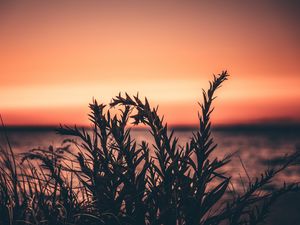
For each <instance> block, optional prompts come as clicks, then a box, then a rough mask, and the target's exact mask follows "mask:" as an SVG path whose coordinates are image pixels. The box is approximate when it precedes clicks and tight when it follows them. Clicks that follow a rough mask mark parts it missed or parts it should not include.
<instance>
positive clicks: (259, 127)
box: [0, 123, 300, 133]
mask: <svg viewBox="0 0 300 225" xmlns="http://www.w3.org/2000/svg"><path fill="white" fill-rule="evenodd" d="M73 126H74V125H73ZM71 127H72V126H71ZM77 127H78V128H85V129H87V130H88V129H90V127H89V126H80V125H78V126H77ZM169 127H170V129H174V130H175V131H177V132H185V131H193V130H196V129H197V128H198V126H196V125H174V126H169ZM57 128H58V126H34V125H30V126H27V125H26V126H25V125H24V126H15V125H14V126H5V128H3V127H0V132H3V131H4V130H6V131H15V132H38V131H44V132H46V131H55V129H57ZM131 129H132V130H135V131H144V130H147V128H146V127H132V128H131ZM212 129H213V131H227V132H269V131H271V132H276V131H279V132H283V131H284V132H296V133H299V132H300V123H288V124H279V123H277V124H276V123H257V124H233V125H215V126H212Z"/></svg>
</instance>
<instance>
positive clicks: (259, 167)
mask: <svg viewBox="0 0 300 225" xmlns="http://www.w3.org/2000/svg"><path fill="white" fill-rule="evenodd" d="M174 129H175V133H174V136H175V137H178V139H179V141H178V144H179V145H181V146H184V145H185V143H186V142H189V141H190V140H191V137H192V136H193V133H195V132H196V131H197V128H189V127H176V128H174ZM131 134H132V137H133V138H135V140H136V141H137V143H141V142H142V141H146V142H148V143H149V146H150V150H151V149H152V150H151V151H153V147H152V148H151V145H152V144H153V143H154V142H153V139H152V137H151V135H150V133H149V131H148V130H147V129H132V132H131ZM6 136H7V138H6ZM212 137H213V139H214V143H216V144H217V145H218V146H217V148H216V150H215V152H214V153H213V154H212V156H211V159H214V158H219V159H221V158H222V157H224V156H226V155H228V154H233V155H232V158H231V162H230V163H229V164H228V165H226V167H225V168H224V171H222V172H224V173H225V174H227V175H228V176H230V177H232V183H233V185H234V186H235V187H237V189H240V190H242V189H243V188H247V185H248V183H249V180H251V181H254V180H255V178H256V177H260V175H261V174H262V173H264V171H265V170H267V169H269V168H272V167H278V166H280V165H281V164H282V162H283V161H284V159H286V158H285V157H288V155H291V154H293V153H294V152H297V151H300V126H299V125H268V126H266V125H253V126H252V125H240V126H223V127H214V128H213V130H212ZM66 138H70V137H68V136H61V135H59V134H57V133H56V132H55V129H54V128H53V127H6V128H5V131H4V130H3V128H2V129H1V130H0V146H2V147H3V148H7V147H8V146H7V139H8V140H9V143H10V145H11V147H12V149H13V151H14V153H15V154H22V153H25V152H28V151H30V150H31V149H34V148H42V149H43V148H44V149H46V148H48V147H49V146H53V147H61V146H62V145H63V140H64V139H66ZM299 164H300V162H299ZM299 181H300V166H299V165H294V166H292V167H290V168H288V169H287V170H285V171H283V172H282V173H281V174H279V175H278V176H277V177H276V179H275V180H274V184H275V186H276V185H283V184H284V183H290V182H299ZM299 209H300V195H299V194H298V195H290V196H287V197H286V198H284V199H283V200H282V201H281V202H279V205H277V207H275V209H274V210H273V214H272V216H271V220H270V221H271V222H270V223H269V224H272V225H277V224H278V225H279V224H291V225H292V224H295V225H299V224H300V215H299Z"/></svg>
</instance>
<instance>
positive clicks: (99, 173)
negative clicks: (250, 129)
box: [0, 71, 300, 225]
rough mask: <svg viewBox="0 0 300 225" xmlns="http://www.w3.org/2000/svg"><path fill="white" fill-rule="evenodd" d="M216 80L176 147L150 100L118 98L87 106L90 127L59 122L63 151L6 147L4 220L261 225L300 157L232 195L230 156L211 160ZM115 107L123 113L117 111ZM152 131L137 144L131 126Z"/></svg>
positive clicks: (1, 187)
mask: <svg viewBox="0 0 300 225" xmlns="http://www.w3.org/2000/svg"><path fill="white" fill-rule="evenodd" d="M228 76H229V75H228V73H227V72H226V71H224V72H222V73H221V74H219V75H217V76H214V77H213V80H212V81H211V82H210V83H209V84H210V85H209V89H208V90H207V91H203V102H202V104H200V113H199V128H198V130H197V131H196V132H194V133H193V134H192V135H191V139H190V141H189V142H188V143H186V144H185V145H184V146H181V145H179V144H178V138H177V137H175V136H174V131H173V130H170V129H169V128H168V126H167V123H165V122H164V118H163V117H160V116H159V114H158V108H153V107H151V105H150V103H149V101H148V100H147V98H145V99H144V100H141V99H140V98H139V96H138V95H136V96H129V95H128V94H125V95H121V94H119V95H118V96H116V97H115V98H113V99H112V102H111V103H110V105H109V106H107V105H104V104H99V103H98V102H97V101H96V100H94V102H93V103H92V104H90V110H91V113H90V114H89V118H90V121H91V123H92V126H91V129H90V130H86V129H84V128H78V127H76V126H75V127H68V126H60V127H59V128H58V129H57V130H56V131H57V133H58V134H60V135H66V136H67V137H68V138H67V139H65V141H64V143H63V147H61V148H57V149H56V148H53V147H52V146H50V147H49V148H48V149H33V150H31V151H29V152H27V153H25V154H23V155H21V156H16V155H15V154H14V152H13V150H12V148H11V146H10V144H9V140H8V139H7V143H8V148H4V147H1V148H0V224H1V225H4V224H5V225H6V224H87V223H89V224H91V225H92V224H112V225H114V224H116V225H117V224H124V225H125V224H126V225H127V224H128V225H129V224H132V225H135V224H136V225H143V224H145V225H146V224H151V225H159V224H163V225H177V224H180V225H181V224H182V225H183V224H186V225H194V224H195V225H196V224H197V225H217V224H232V225H235V224H243V225H248V224H251V225H254V224H259V223H262V222H264V221H265V219H266V217H267V215H268V213H269V211H270V207H271V206H272V205H273V203H274V202H275V201H276V200H277V199H278V198H279V197H280V196H282V195H284V194H285V193H288V192H291V191H298V190H299V187H298V185H297V184H295V183H293V184H289V185H287V184H284V185H283V186H282V187H276V188H275V189H272V190H270V189H267V188H266V187H267V186H269V185H270V184H271V183H272V181H273V180H274V177H275V176H276V175H277V174H279V173H280V172H282V171H283V170H285V169H286V168H287V167H289V166H291V165H294V164H295V163H297V162H299V159H300V154H299V153H294V154H293V155H291V156H286V157H285V158H284V160H283V164H282V165H280V166H277V167H276V168H275V167H274V168H272V169H268V170H267V171H265V172H263V173H262V175H261V177H259V178H254V179H251V178H250V177H249V180H248V182H247V184H245V185H244V191H235V188H234V186H232V183H231V175H230V174H228V173H225V172H224V171H223V168H224V166H225V165H226V164H228V163H230V160H231V155H228V156H225V157H224V158H221V159H218V158H214V157H213V156H212V153H213V152H215V151H217V145H216V144H215V143H214V140H213V138H212V136H211V122H210V115H211V113H212V112H213V108H212V104H213V101H214V99H215V92H216V90H217V89H218V88H219V87H220V86H221V85H222V83H223V82H224V81H226V80H227V78H228ZM112 108H117V109H119V110H120V113H119V114H118V115H114V114H112ZM130 122H131V123H133V124H135V125H138V124H144V125H145V126H146V127H148V129H149V132H150V134H151V137H152V138H153V143H154V144H153V145H150V144H149V143H148V142H147V141H142V142H141V143H138V142H137V141H136V140H134V138H133V137H132V136H131V128H130V126H128V124H129V123H130Z"/></svg>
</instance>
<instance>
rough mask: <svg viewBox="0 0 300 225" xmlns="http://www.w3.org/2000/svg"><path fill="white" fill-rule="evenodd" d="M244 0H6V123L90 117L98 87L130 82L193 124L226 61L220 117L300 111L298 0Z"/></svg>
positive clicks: (1, 95) (2, 33) (1, 13)
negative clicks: (203, 97) (213, 78)
mask: <svg viewBox="0 0 300 225" xmlns="http://www.w3.org/2000/svg"><path fill="white" fill-rule="evenodd" d="M122 2H123V3H122ZM241 2H242V1H209V3H204V2H201V1H200V2H198V3H196V1H165V2H164V3H161V2H160V1H151V3H145V2H142V1H139V2H135V1H126V4H125V1H120V2H118V1H110V3H107V2H106V3H104V2H100V1H98V2H92V1H78V2H77V1H69V2H64V3H63V2H62V1H57V2H55V3H54V2H53V1H52V2H50V1H49V2H46V1H43V3H41V1H39V2H38V1H36V2H33V1H30V3H28V2H26V3H9V1H7V2H5V1H1V3H0V78H1V81H0V113H1V114H2V116H3V118H4V120H5V122H6V124H9V125H29V124H31V125H57V124H59V123H60V122H61V123H66V124H75V123H76V124H87V123H88V120H87V116H86V114H87V113H88V108H87V105H88V103H90V102H91V101H92V98H93V97H95V98H96V99H98V100H99V101H104V102H105V103H109V101H110V98H111V97H113V96H115V95H116V94H118V93H119V92H120V91H121V92H123V91H127V92H128V93H130V94H135V93H136V92H139V93H140V95H141V96H147V97H148V99H150V101H151V102H152V104H153V105H156V104H159V105H160V112H161V114H164V115H165V117H166V120H167V121H168V122H169V123H171V124H189V125H191V124H194V123H196V122H197V109H198V105H197V101H199V100H201V99H200V97H201V88H206V87H207V81H208V80H209V79H210V78H211V76H212V74H213V73H219V72H221V70H224V69H227V70H228V71H229V73H230V74H231V78H230V80H229V81H228V82H227V83H225V84H224V87H223V88H222V89H220V90H219V92H218V96H219V98H218V99H217V101H216V110H215V113H214V116H213V120H214V121H215V122H216V123H217V124H228V123H249V122H253V121H260V120H273V119H275V120H279V119H291V120H300V101H299V100H300V88H299V85H300V73H299V62H300V42H299V40H300V24H299V23H300V16H299V15H300V9H299V4H297V3H296V1H295V2H293V1H289V2H288V3H287V2H285V1H279V0H278V1H269V2H267V1H251V3H250V1H249V2H248V3H247V4H245V2H243V3H241Z"/></svg>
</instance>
